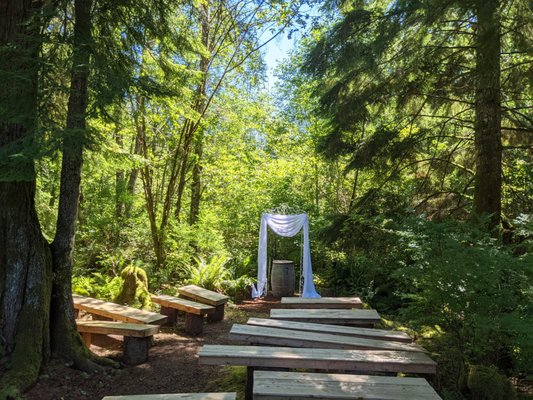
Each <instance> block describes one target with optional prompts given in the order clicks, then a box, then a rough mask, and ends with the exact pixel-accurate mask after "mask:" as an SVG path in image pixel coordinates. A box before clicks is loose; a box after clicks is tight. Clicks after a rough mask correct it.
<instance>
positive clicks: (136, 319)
mask: <svg viewBox="0 0 533 400" xmlns="http://www.w3.org/2000/svg"><path fill="white" fill-rule="evenodd" d="M72 298H73V300H74V308H75V309H77V310H83V311H86V312H88V313H90V314H95V315H100V316H102V317H106V318H111V319H114V320H118V321H124V322H133V323H141V324H157V325H161V324H163V323H164V322H165V321H166V319H167V317H166V316H165V315H161V314H158V313H154V312H150V311H144V310H139V309H137V308H133V307H128V306H123V305H121V304H116V303H111V302H108V301H103V300H98V299H93V298H91V297H85V296H80V295H77V294H73V295H72Z"/></svg>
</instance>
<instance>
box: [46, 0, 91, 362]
mask: <svg viewBox="0 0 533 400" xmlns="http://www.w3.org/2000/svg"><path fill="white" fill-rule="evenodd" d="M91 6H92V0H76V1H75V2H74V14H75V23H74V39H73V55H72V72H71V83H70V94H69V101H68V110H67V125H66V129H65V135H64V137H63V159H62V165H61V183H60V190H59V207H58V215H57V225H56V235H55V238H54V241H53V242H52V244H51V246H50V247H51V249H52V261H53V263H52V265H53V272H54V279H53V285H52V302H51V315H50V322H51V324H50V327H51V339H52V351H53V352H54V353H56V354H58V355H60V356H62V357H64V358H67V359H69V360H71V361H73V362H74V364H75V366H76V367H78V368H81V369H84V370H91V369H94V368H95V365H94V364H93V363H92V362H90V360H89V359H90V358H91V354H90V352H89V351H88V350H87V348H86V347H85V345H84V344H83V341H82V339H81V337H80V335H79V334H78V331H77V329H76V321H75V316H74V307H73V303H72V251H73V250H74V236H75V233H76V219H77V213H78V204H79V197H80V184H81V170H82V165H83V146H84V143H85V140H86V122H85V121H86V109H87V101H88V95H87V84H88V77H89V58H90V53H91Z"/></svg>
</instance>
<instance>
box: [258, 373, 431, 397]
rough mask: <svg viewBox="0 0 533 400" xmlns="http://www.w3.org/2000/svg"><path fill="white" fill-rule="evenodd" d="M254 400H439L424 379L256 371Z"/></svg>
mask: <svg viewBox="0 0 533 400" xmlns="http://www.w3.org/2000/svg"><path fill="white" fill-rule="evenodd" d="M253 398H254V400H286V399H291V400H300V399H321V400H344V399H345V400H353V399H369V400H378V399H379V400H383V399H385V400H439V399H440V397H439V395H438V394H437V393H436V392H435V390H434V389H433V388H432V387H431V386H430V385H429V384H428V383H427V381H426V380H425V379H423V378H398V377H392V376H369V375H347V374H317V373H303V372H278V371H255V373H254V387H253Z"/></svg>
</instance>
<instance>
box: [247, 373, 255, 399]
mask: <svg viewBox="0 0 533 400" xmlns="http://www.w3.org/2000/svg"><path fill="white" fill-rule="evenodd" d="M254 371H255V367H246V387H245V389H244V400H253V398H254Z"/></svg>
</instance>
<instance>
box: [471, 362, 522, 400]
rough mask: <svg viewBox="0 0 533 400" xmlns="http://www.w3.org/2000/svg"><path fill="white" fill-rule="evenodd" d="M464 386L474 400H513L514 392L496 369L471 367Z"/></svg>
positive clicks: (514, 397)
mask: <svg viewBox="0 0 533 400" xmlns="http://www.w3.org/2000/svg"><path fill="white" fill-rule="evenodd" d="M466 385H467V387H468V390H469V391H470V393H471V394H472V398H473V399H474V400H514V399H516V392H515V390H514V388H513V386H512V385H511V383H510V382H509V381H508V380H507V378H506V377H505V376H503V375H501V374H500V373H498V371H497V370H496V368H492V367H485V366H483V365H472V366H470V368H469V371H468V377H467V382H466Z"/></svg>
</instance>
